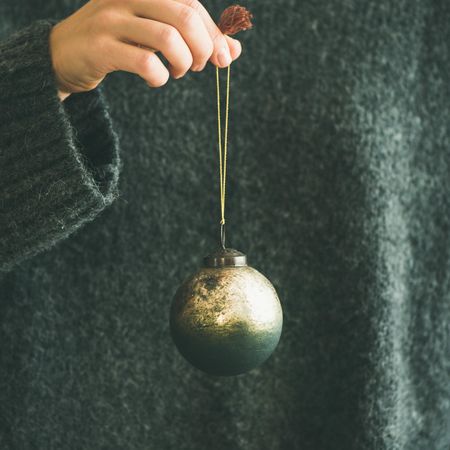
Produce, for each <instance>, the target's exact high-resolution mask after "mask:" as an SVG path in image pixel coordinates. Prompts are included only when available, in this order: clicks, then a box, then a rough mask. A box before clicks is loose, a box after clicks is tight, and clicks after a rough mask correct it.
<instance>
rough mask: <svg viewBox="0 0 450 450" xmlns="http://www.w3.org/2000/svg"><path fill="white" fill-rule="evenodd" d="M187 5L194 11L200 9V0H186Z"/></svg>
mask: <svg viewBox="0 0 450 450" xmlns="http://www.w3.org/2000/svg"><path fill="white" fill-rule="evenodd" d="M184 3H185V5H186V6H188V7H189V8H192V9H193V10H194V11H199V9H200V2H199V1H198V0H185V2H184Z"/></svg>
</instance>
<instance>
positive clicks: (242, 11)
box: [218, 5, 253, 36]
mask: <svg viewBox="0 0 450 450" xmlns="http://www.w3.org/2000/svg"><path fill="white" fill-rule="evenodd" d="M252 18H253V15H252V13H251V12H250V11H249V10H248V9H247V8H244V7H243V6H239V5H233V6H229V7H228V8H227V9H225V11H224V12H223V13H222V15H221V16H220V20H219V25H218V27H219V30H220V31H221V32H222V33H223V34H228V35H229V36H232V35H233V34H236V33H239V31H244V30H249V29H250V28H251V27H252V20H251V19H252Z"/></svg>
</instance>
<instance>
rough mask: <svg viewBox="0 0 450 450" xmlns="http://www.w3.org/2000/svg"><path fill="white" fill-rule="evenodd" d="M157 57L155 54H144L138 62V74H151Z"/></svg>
mask: <svg viewBox="0 0 450 450" xmlns="http://www.w3.org/2000/svg"><path fill="white" fill-rule="evenodd" d="M155 58H157V56H156V55H155V54H154V53H153V52H142V54H141V56H140V57H139V58H138V59H137V60H136V68H137V72H138V73H140V74H143V75H148V74H149V73H151V71H152V68H153V66H154V63H155Z"/></svg>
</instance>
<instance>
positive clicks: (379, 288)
mask: <svg viewBox="0 0 450 450" xmlns="http://www.w3.org/2000/svg"><path fill="white" fill-rule="evenodd" d="M82 3H83V2H80V1H71V0H65V1H61V0H58V1H57V0H45V1H44V0H39V1H34V0H33V1H31V0H28V1H25V0H2V2H1V4H0V266H1V268H2V271H1V272H0V449H2V450H3V449H8V450H9V449H14V450H31V449H33V450H34V449H36V450H53V449H55V450H66V449H67V450H99V449H105V450H148V449H152V450H166V449H174V450H230V449H231V450H235V449H236V450H284V449H288V450H290V449H299V450H327V449H330V450H331V449H332V450H361V449H373V450H403V449H407V450H410V449H411V450H422V449H423V450H430V449H433V450H448V449H449V448H450V122H449V118H450V114H449V113H450V52H449V50H450V4H449V3H448V2H447V0H437V1H432V0H408V1H407V0H397V1H389V0H380V1H377V2H369V1H360V0H348V1H339V2H337V1H336V2H332V1H329V0H327V1H325V0H319V1H313V0H311V1H301V2H298V1H295V0H280V1H269V0H258V1H257V2H256V1H250V2H248V3H247V6H249V8H250V9H251V10H252V11H253V13H254V15H255V17H256V27H255V29H254V31H252V32H250V33H248V34H245V35H244V36H242V39H243V41H244V42H243V44H244V53H243V55H242V57H241V58H240V60H239V61H237V62H236V63H234V64H233V67H232V85H231V90H232V96H231V102H232V107H231V128H230V160H229V176H230V184H229V188H228V192H229V193H230V196H229V203H228V208H229V209H228V215H229V221H228V235H229V243H230V244H231V245H232V246H233V247H236V248H238V249H240V250H242V251H244V252H246V253H247V254H248V256H249V260H250V263H251V264H252V265H253V266H254V267H256V268H258V269H259V270H261V271H262V272H263V273H264V274H265V275H267V276H268V277H269V278H270V279H271V280H272V281H273V282H274V284H275V286H276V288H277V290H278V293H279V295H280V298H281V301H282V305H283V309H284V318H285V322H284V331H283V335H282V338H281V341H280V344H279V347H278V349H277V351H276V352H275V353H274V355H273V356H272V357H271V358H270V359H269V361H268V362H267V363H265V364H264V365H263V366H262V367H260V368H259V369H257V370H254V371H252V372H250V373H248V374H246V375H241V376H238V377H234V378H218V377H217V378H216V377H211V376H208V375H205V374H203V373H201V372H199V371H197V370H195V369H194V368H192V367H191V366H189V365H188V364H187V363H186V362H185V361H184V360H183V359H182V357H181V356H180V355H179V354H178V352H177V350H176V349H175V347H174V345H173V344H172V341H171V339H170V334H169V328H168V314H169V306H170V302H171V299H172V296H173V294H174V292H175V290H176V288H177V287H178V285H179V284H180V283H181V281H182V280H183V278H185V277H186V276H187V275H188V274H189V273H190V272H192V271H193V270H195V269H196V267H197V266H198V265H199V264H200V262H201V257H202V256H204V254H206V253H208V252H209V251H210V250H211V249H213V248H214V247H215V245H216V241H217V228H218V217H219V211H218V209H219V208H218V180H217V176H218V175H217V149H216V146H215V141H216V135H215V106H214V101H215V100H214V72H213V68H212V67H209V68H207V70H205V71H204V72H203V73H200V74H190V75H188V76H186V77H185V78H183V79H182V80H179V81H170V82H169V84H168V85H167V86H166V87H164V88H162V89H157V90H151V89H149V88H148V87H147V86H146V84H145V83H144V82H143V81H142V80H140V79H138V78H137V77H135V76H132V75H130V74H125V73H115V74H113V75H111V76H109V77H108V78H107V80H106V81H105V82H104V83H103V93H102V92H101V91H100V90H95V91H93V92H90V93H86V94H77V95H72V96H71V97H70V98H69V99H67V100H66V101H65V102H64V103H60V102H59V100H58V98H57V95H56V86H55V82H54V79H53V75H52V72H51V62H50V59H49V55H48V33H49V30H50V27H51V23H53V22H52V21H53V20H58V19H60V18H62V17H64V16H66V15H68V14H69V13H71V12H72V11H74V10H75V9H76V8H78V7H79V6H80V5H81V4H82ZM204 4H205V6H206V7H207V8H208V9H209V10H210V11H212V13H213V15H214V16H215V17H217V15H218V13H219V12H220V11H221V10H222V9H224V7H225V6H227V5H228V4H221V3H218V2H214V4H213V2H212V1H206V2H204ZM16 32H18V33H16ZM108 110H109V112H108ZM119 142H120V144H119ZM119 154H120V159H119ZM120 161H121V162H120ZM119 173H120V175H119Z"/></svg>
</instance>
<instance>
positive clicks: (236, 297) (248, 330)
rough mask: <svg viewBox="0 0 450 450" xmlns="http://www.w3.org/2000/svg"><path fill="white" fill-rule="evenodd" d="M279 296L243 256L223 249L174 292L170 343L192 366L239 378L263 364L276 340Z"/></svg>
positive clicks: (281, 317)
mask: <svg viewBox="0 0 450 450" xmlns="http://www.w3.org/2000/svg"><path fill="white" fill-rule="evenodd" d="M282 325H283V313H282V310H281V305H280V301H279V299H278V296H277V293H276V291H275V289H274V287H273V286H272V284H271V283H270V281H269V280H268V279H267V278H266V277H264V276H263V275H262V274H261V273H259V272H258V271H257V270H255V269H253V268H252V267H250V266H248V265H247V258H246V256H245V255H244V254H242V253H240V252H238V251H236V250H233V249H221V250H219V251H217V252H215V253H213V254H211V255H209V256H207V257H206V258H205V259H204V267H202V268H201V269H200V270H199V271H197V272H196V273H195V274H194V275H192V276H190V277H189V278H188V279H187V280H186V281H185V282H184V283H183V284H182V285H181V286H180V288H179V289H178V291H177V292H176V294H175V298H174V300H173V302H172V307H171V311H170V329H171V334H172V338H173V340H174V342H175V345H176V346H177V348H178V350H179V351H180V353H181V354H182V355H183V356H184V357H185V358H186V359H187V360H188V361H189V362H190V363H191V364H192V365H194V366H195V367H197V368H198V369H200V370H202V371H204V372H207V373H209V374H212V375H223V376H227V375H238V374H240V373H244V372H247V371H248V370H251V369H253V368H255V367H257V366H259V365H260V364H261V363H263V362H264V361H265V360H266V359H267V358H268V357H269V356H270V355H271V354H272V352H273V351H274V350H275V347H276V346H277V344H278V341H279V340H280V335H281V329H282Z"/></svg>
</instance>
